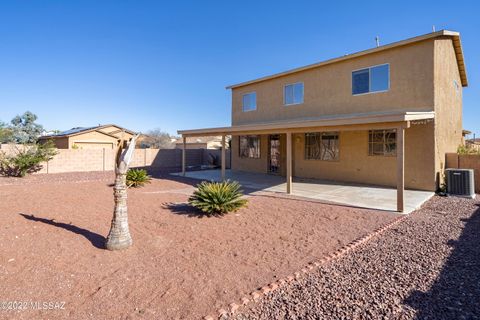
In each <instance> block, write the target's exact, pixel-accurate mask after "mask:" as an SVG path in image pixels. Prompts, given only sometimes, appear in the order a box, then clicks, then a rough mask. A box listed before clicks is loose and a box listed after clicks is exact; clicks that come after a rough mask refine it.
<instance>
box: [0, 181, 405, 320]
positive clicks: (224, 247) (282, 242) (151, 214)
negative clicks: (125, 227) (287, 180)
mask: <svg viewBox="0 0 480 320" xmlns="http://www.w3.org/2000/svg"><path fill="white" fill-rule="evenodd" d="M154 176H155V177H156V178H154V179H152V183H151V184H148V185H147V186H145V187H143V188H140V189H129V199H128V204H129V218H130V220H129V224H130V232H131V234H132V238H133V241H134V242H133V246H132V247H131V248H129V249H128V250H125V251H114V252H112V251H108V250H105V249H104V242H105V237H106V235H107V234H108V230H109V226H110V220H111V216H112V210H113V197H112V189H111V183H112V181H113V177H114V175H113V173H109V174H108V173H96V172H92V173H83V174H75V173H73V174H50V175H42V174H39V175H32V176H28V177H26V178H24V179H23V180H22V179H17V180H15V179H13V180H12V179H10V178H2V179H0V195H1V198H2V201H1V203H0V213H1V215H2V221H4V223H2V226H1V229H2V232H1V234H0V246H1V248H0V252H1V271H2V272H1V275H0V281H1V283H2V286H1V288H0V296H2V297H9V298H10V299H11V300H17V301H53V302H56V301H64V302H65V305H64V306H65V308H64V309H59V310H46V311H45V310H41V311H36V310H24V311H21V310H20V311H17V310H16V311H11V312H10V313H9V315H10V316H13V315H14V316H15V318H19V319H32V318H43V317H45V316H48V317H49V318H51V319H53V318H65V317H70V318H75V319H82V318H95V319H105V318H112V317H113V318H123V317H129V318H135V317H144V318H156V317H158V318H161V319H194V318H201V317H203V316H205V315H208V314H210V313H212V312H216V310H217V309H219V308H223V307H225V306H228V304H229V303H230V302H232V301H235V300H238V299H239V298H240V297H242V296H245V295H248V294H250V292H252V291H254V290H256V289H259V288H260V287H262V286H265V285H267V284H269V283H271V282H274V281H276V280H277V279H280V278H284V277H286V276H288V275H290V274H292V273H294V272H296V271H298V270H299V269H301V268H303V267H304V266H305V265H307V264H308V263H310V262H312V261H316V260H318V259H320V258H321V257H323V256H325V255H327V254H329V253H332V252H334V251H336V250H337V249H339V248H341V247H342V246H344V245H346V244H348V243H349V242H351V241H353V240H355V239H357V238H359V237H362V236H364V235H366V234H368V233H370V232H372V231H373V230H375V229H377V228H379V227H381V226H382V225H385V224H387V223H389V222H391V221H393V220H394V219H396V218H397V217H398V215H396V214H393V213H390V212H381V211H374V210H366V209H356V208H355V209H354V208H349V207H342V206H332V205H327V204H322V203H315V202H307V201H304V200H296V199H291V198H290V199H287V198H283V197H276V196H275V195H274V194H270V195H268V194H264V195H254V196H248V195H247V198H248V199H249V203H248V207H247V208H244V209H240V210H239V211H237V212H236V213H230V214H228V215H225V216H223V217H202V216H201V215H200V214H199V213H198V211H196V210H195V209H192V208H191V207H189V206H188V205H186V201H187V199H188V197H189V195H190V194H191V193H192V191H193V189H194V187H193V185H194V184H195V183H197V182H198V181H194V180H188V179H182V178H175V179H173V177H172V176H170V175H168V174H166V173H157V174H155V175H154ZM247 193H248V192H247Z"/></svg>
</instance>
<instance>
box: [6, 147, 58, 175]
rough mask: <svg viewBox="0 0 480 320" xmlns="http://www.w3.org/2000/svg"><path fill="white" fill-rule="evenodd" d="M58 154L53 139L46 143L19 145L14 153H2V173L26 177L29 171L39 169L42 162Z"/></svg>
mask: <svg viewBox="0 0 480 320" xmlns="http://www.w3.org/2000/svg"><path fill="white" fill-rule="evenodd" d="M56 154H57V150H56V148H55V146H54V144H53V142H52V141H47V142H46V143H44V144H24V145H21V146H19V147H17V148H16V149H15V151H14V153H13V154H12V155H7V154H5V153H1V154H0V174H2V175H5V176H10V177H24V176H25V175H26V174H27V173H33V172H36V171H39V170H40V169H41V168H42V165H41V163H42V162H45V161H49V160H51V159H52V158H53V156H54V155H56Z"/></svg>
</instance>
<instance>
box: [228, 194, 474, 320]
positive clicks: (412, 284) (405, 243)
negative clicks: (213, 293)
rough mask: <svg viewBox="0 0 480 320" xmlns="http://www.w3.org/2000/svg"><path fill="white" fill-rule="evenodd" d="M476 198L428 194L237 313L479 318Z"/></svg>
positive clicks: (244, 315) (289, 316) (247, 315)
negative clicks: (385, 225) (373, 233)
mask: <svg viewBox="0 0 480 320" xmlns="http://www.w3.org/2000/svg"><path fill="white" fill-rule="evenodd" d="M479 200H480V199H479V198H478V196H477V199H476V200H471V199H462V198H441V197H434V198H433V199H432V200H430V201H429V202H427V203H426V204H425V205H424V206H423V207H422V209H420V210H418V211H416V212H414V213H413V214H411V216H409V217H408V218H407V219H405V220H403V221H402V222H400V223H399V224H397V225H395V226H394V227H392V228H391V229H389V230H387V231H386V232H385V233H383V234H381V235H380V236H379V237H376V238H373V239H372V240H371V241H370V242H367V243H366V244H365V245H362V246H360V247H358V248H356V249H354V250H353V251H351V252H349V253H347V254H346V255H344V256H342V257H341V258H339V259H337V260H333V261H331V262H329V263H326V264H324V265H322V266H320V267H319V268H318V269H314V270H312V271H311V272H310V273H308V274H306V275H304V276H303V277H302V278H300V279H298V280H296V281H294V282H292V283H290V284H286V285H282V286H280V288H278V289H277V290H275V291H273V292H271V293H269V294H268V295H267V296H264V297H263V298H262V299H261V300H260V301H259V302H257V303H254V304H249V305H248V309H247V308H246V307H245V309H243V310H241V311H242V312H243V313H239V314H237V315H236V316H235V317H234V318H236V319H436V320H438V319H480V208H479V206H480V201H479Z"/></svg>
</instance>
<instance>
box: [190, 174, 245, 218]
mask: <svg viewBox="0 0 480 320" xmlns="http://www.w3.org/2000/svg"><path fill="white" fill-rule="evenodd" d="M242 196H243V193H242V190H240V184H239V183H238V182H236V181H230V180H227V181H223V182H207V181H203V182H202V183H200V184H199V185H197V190H196V191H195V192H194V193H193V195H192V196H191V197H190V199H188V203H190V205H192V206H194V207H195V208H198V209H200V210H201V211H202V212H204V213H206V214H208V215H222V214H224V213H228V212H231V211H237V210H238V209H240V208H242V207H244V206H245V205H246V204H247V200H246V199H242V198H241V197H242Z"/></svg>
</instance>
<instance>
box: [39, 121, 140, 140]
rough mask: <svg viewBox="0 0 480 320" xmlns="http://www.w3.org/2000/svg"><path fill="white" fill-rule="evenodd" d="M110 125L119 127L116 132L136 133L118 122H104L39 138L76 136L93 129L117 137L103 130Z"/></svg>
mask: <svg viewBox="0 0 480 320" xmlns="http://www.w3.org/2000/svg"><path fill="white" fill-rule="evenodd" d="M108 127H116V128H119V130H117V131H114V133H116V132H121V131H123V130H125V132H128V133H130V134H135V132H133V131H131V130H128V129H125V128H122V127H120V126H117V125H116V124H104V125H98V126H95V127H76V128H72V129H69V130H65V131H62V132H59V133H56V134H50V135H45V136H41V137H40V138H39V139H55V138H64V137H72V136H76V135H79V134H84V133H88V132H92V131H98V132H100V133H102V134H105V135H107V136H111V137H115V136H114V135H113V134H111V133H108V132H105V131H101V129H104V128H108ZM115 138H117V137H115Z"/></svg>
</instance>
